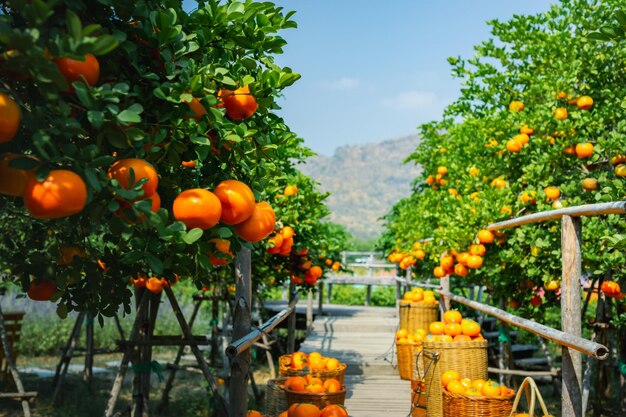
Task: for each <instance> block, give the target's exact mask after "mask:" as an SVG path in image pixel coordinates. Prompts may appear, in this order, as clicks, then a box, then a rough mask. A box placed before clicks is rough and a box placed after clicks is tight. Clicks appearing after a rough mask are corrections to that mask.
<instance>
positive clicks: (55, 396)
mask: <svg viewBox="0 0 626 417" xmlns="http://www.w3.org/2000/svg"><path fill="white" fill-rule="evenodd" d="M85 315H86V313H85V312H80V313H78V316H77V317H76V321H75V322H74V327H73V328H72V333H71V334H70V338H69V340H68V341H67V344H66V345H65V347H64V348H63V351H62V353H61V359H60V360H59V363H58V364H57V369H56V372H55V374H54V380H53V382H52V384H53V385H54V391H53V392H52V404H54V405H58V404H59V402H60V399H59V394H60V393H61V386H62V385H63V380H64V379H65V374H67V369H68V367H69V365H70V361H71V360H72V357H73V356H74V349H75V348H76V344H77V343H78V339H79V337H80V331H81V330H82V328H83V321H84V320H85Z"/></svg>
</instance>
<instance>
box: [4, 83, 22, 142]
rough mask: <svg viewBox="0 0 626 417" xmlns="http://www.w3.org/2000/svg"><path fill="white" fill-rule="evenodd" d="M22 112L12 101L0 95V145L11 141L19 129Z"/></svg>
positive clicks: (7, 96) (5, 95) (8, 97)
mask: <svg viewBox="0 0 626 417" xmlns="http://www.w3.org/2000/svg"><path fill="white" fill-rule="evenodd" d="M21 120H22V111H21V110H20V106H18V105H17V103H16V102H15V101H13V99H12V98H11V97H10V96H9V95H7V94H5V93H0V143H5V142H8V141H10V140H11V139H13V137H14V136H15V135H16V134H17V131H18V129H19V128H20V121H21Z"/></svg>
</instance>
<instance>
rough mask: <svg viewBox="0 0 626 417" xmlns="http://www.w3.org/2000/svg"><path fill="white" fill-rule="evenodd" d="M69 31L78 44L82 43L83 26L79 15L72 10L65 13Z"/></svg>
mask: <svg viewBox="0 0 626 417" xmlns="http://www.w3.org/2000/svg"><path fill="white" fill-rule="evenodd" d="M65 17H66V25H67V31H68V32H69V33H70V35H72V37H73V38H74V40H75V41H76V43H80V41H81V40H82V38H83V25H82V24H81V23H80V19H79V18H78V15H77V14H76V13H74V12H73V11H72V10H70V9H67V11H66V12H65Z"/></svg>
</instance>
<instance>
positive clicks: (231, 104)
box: [218, 85, 259, 120]
mask: <svg viewBox="0 0 626 417" xmlns="http://www.w3.org/2000/svg"><path fill="white" fill-rule="evenodd" d="M218 98H219V99H220V100H221V101H222V103H223V106H224V108H225V109H226V116H228V117H229V118H230V119H233V120H242V119H247V118H249V117H250V116H252V115H253V114H254V112H255V111H256V109H257V108H258V107H259V105H258V104H257V102H256V99H255V98H254V96H252V94H250V88H249V86H247V85H246V86H244V87H241V88H238V89H236V90H234V91H232V90H227V89H222V90H220V91H219V93H218Z"/></svg>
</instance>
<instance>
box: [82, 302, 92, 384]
mask: <svg viewBox="0 0 626 417" xmlns="http://www.w3.org/2000/svg"><path fill="white" fill-rule="evenodd" d="M85 333H86V334H85V350H86V352H85V369H84V371H83V380H84V381H85V382H87V383H88V384H91V379H92V378H93V355H94V346H93V314H91V313H87V320H86V323H85Z"/></svg>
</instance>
